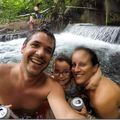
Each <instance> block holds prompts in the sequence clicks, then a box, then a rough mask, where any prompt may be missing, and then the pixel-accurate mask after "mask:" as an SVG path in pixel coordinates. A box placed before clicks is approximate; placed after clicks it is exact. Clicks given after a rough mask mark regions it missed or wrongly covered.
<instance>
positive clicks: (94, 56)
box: [71, 46, 99, 66]
mask: <svg viewBox="0 0 120 120" xmlns="http://www.w3.org/2000/svg"><path fill="white" fill-rule="evenodd" d="M79 50H84V51H86V52H87V53H88V54H89V55H90V56H91V62H92V64H93V66H95V65H96V64H98V66H99V60H98V57H97V55H96V53H95V52H94V51H93V50H91V49H90V48H87V47H82V46H79V47H76V48H75V50H74V51H73V53H72V55H73V54H74V53H75V52H76V51H79ZM72 55H71V59H72Z"/></svg>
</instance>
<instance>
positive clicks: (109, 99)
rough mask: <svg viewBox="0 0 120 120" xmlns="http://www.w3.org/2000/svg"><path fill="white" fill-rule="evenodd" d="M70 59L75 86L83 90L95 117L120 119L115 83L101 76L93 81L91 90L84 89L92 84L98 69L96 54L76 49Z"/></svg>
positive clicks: (118, 91) (119, 105)
mask: <svg viewBox="0 0 120 120" xmlns="http://www.w3.org/2000/svg"><path fill="white" fill-rule="evenodd" d="M71 59H72V72H73V75H74V78H75V81H76V84H77V85H80V86H82V87H83V88H84V91H85V92H86V94H87V95H88V97H89V99H90V104H91V106H92V107H93V109H94V111H95V113H96V115H97V117H99V118H120V110H119V108H120V87H119V86H118V85H117V84H116V83H114V82H113V81H112V80H110V79H109V78H107V77H105V76H103V75H101V77H98V78H97V79H96V81H94V83H95V84H94V87H92V89H91V88H90V87H89V89H88V88H87V89H86V86H89V84H91V82H93V81H92V80H90V79H91V77H93V76H94V75H95V73H96V71H97V69H98V67H99V61H98V58H97V56H96V54H95V53H94V52H93V51H92V50H91V49H89V48H85V47H78V48H76V49H75V50H74V52H73V53H72V56H71Z"/></svg>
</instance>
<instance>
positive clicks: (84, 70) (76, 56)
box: [71, 47, 99, 84]
mask: <svg viewBox="0 0 120 120" xmlns="http://www.w3.org/2000/svg"><path fill="white" fill-rule="evenodd" d="M71 59H72V72H73V75H74V78H75V81H76V83H77V84H86V83H88V81H89V79H90V78H91V77H92V76H93V74H94V73H95V72H96V71H97V68H98V66H99V61H98V58H97V55H96V54H95V53H94V51H92V50H91V49H89V48H85V47H77V48H76V49H75V50H74V52H73V53H72V56H71Z"/></svg>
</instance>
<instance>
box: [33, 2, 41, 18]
mask: <svg viewBox="0 0 120 120" xmlns="http://www.w3.org/2000/svg"><path fill="white" fill-rule="evenodd" d="M40 5H41V3H37V4H36V5H35V6H34V11H35V16H36V19H42V15H41V14H40Z"/></svg>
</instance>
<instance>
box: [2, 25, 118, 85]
mask: <svg viewBox="0 0 120 120" xmlns="http://www.w3.org/2000/svg"><path fill="white" fill-rule="evenodd" d="M75 26H76V27H75ZM100 31H101V32H102V33H101V32H100ZM108 31H110V33H109V32H108ZM115 31H116V32H115ZM118 32H120V28H119V27H105V26H93V25H87V26H84V25H79V24H75V25H73V26H68V27H67V28H66V29H65V30H64V31H63V32H62V33H60V34H55V37H56V49H55V52H54V56H57V55H58V54H60V53H64V54H67V55H70V54H71V52H72V51H73V49H74V48H75V47H77V46H85V47H88V48H91V49H93V50H94V51H95V52H96V54H97V55H98V58H99V61H100V64H101V69H102V72H103V73H104V74H105V75H106V76H108V77H110V78H111V79H112V80H114V81H116V82H119V83H120V60H119V59H120V45H119V44H114V43H119V42H120V41H119V40H118V39H120V35H119V33H118ZM91 35H92V37H94V38H92V37H91ZM100 35H101V37H100ZM98 38H99V39H98ZM108 38H111V39H108ZM112 38H113V40H112ZM24 40H25V38H21V39H14V40H11V41H6V42H0V62H1V63H14V62H15V63H17V62H19V61H20V60H21V56H22V55H21V52H20V49H21V46H22V43H23V41H24ZM108 40H109V41H108ZM106 41H107V42H106ZM115 41H116V42H115Z"/></svg>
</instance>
